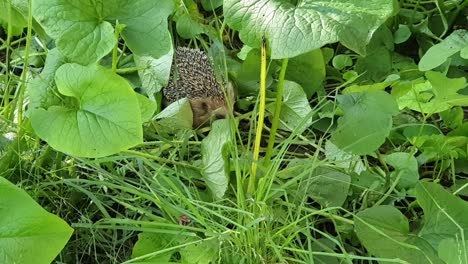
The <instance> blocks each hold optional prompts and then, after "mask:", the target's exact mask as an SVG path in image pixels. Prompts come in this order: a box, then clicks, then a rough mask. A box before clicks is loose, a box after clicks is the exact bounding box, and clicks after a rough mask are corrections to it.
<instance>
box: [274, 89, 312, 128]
mask: <svg viewBox="0 0 468 264" xmlns="http://www.w3.org/2000/svg"><path fill="white" fill-rule="evenodd" d="M283 89H284V93H283V105H282V107H281V113H280V121H281V122H280V123H279V126H278V128H279V129H283V130H286V131H294V130H295V129H299V130H303V129H304V128H307V127H309V126H310V125H311V124H312V117H311V115H310V113H311V112H312V108H311V107H310V104H309V101H308V100H307V97H306V94H305V93H304V90H303V89H302V87H301V86H299V85H298V84H297V83H295V82H291V81H288V80H285V81H284V88H283ZM268 110H269V111H270V112H273V110H274V105H270V106H269V107H268ZM305 118H308V120H305V121H304V119H305Z"/></svg>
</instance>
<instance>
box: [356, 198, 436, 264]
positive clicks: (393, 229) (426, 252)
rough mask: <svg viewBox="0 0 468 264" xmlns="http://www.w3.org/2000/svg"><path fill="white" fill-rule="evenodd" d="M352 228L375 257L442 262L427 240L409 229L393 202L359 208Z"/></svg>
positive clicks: (406, 221)
mask: <svg viewBox="0 0 468 264" xmlns="http://www.w3.org/2000/svg"><path fill="white" fill-rule="evenodd" d="M354 231H355V232H356V234H357V236H358V238H359V240H360V241H361V242H362V244H363V245H364V247H365V248H366V249H367V250H368V251H369V253H370V254H372V255H374V256H376V257H379V258H391V259H397V258H398V259H401V260H404V261H407V262H408V263H437V264H442V263H443V262H442V261H441V260H440V259H439V258H438V257H437V255H436V253H435V250H434V249H433V248H431V246H430V245H428V244H427V242H425V241H424V240H422V239H420V238H418V237H415V236H414V235H412V234H410V233H409V224H408V220H407V219H406V217H405V216H404V215H403V214H402V213H401V212H400V211H398V209H396V208H395V207H393V206H390V205H381V206H376V207H372V208H369V209H366V210H364V211H362V212H359V213H358V214H357V215H356V216H355V217H354ZM382 263H384V262H382Z"/></svg>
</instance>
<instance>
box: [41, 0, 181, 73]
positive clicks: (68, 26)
mask: <svg viewBox="0 0 468 264" xmlns="http://www.w3.org/2000/svg"><path fill="white" fill-rule="evenodd" d="M77 6H79V8H77ZM172 10H173V2H172V1H171V0H161V1H159V2H158V4H157V5H155V4H154V2H153V1H152V0H143V1H138V2H136V1H124V0H109V1H99V2H92V3H91V2H90V3H83V2H81V1H78V0H37V1H33V14H34V17H35V18H36V19H37V20H38V21H39V23H40V24H41V25H42V26H43V27H44V29H45V30H46V32H47V34H48V35H50V36H51V37H52V38H54V39H55V40H56V44H57V48H58V49H59V50H60V52H61V53H62V54H63V55H65V56H66V57H68V58H70V59H71V60H72V61H74V62H78V63H80V64H90V63H94V62H97V61H98V60H99V59H101V58H102V57H104V56H105V55H106V54H108V53H109V52H110V51H111V50H112V48H113V47H114V46H115V44H116V38H115V36H114V29H113V27H112V25H111V23H115V21H116V20H118V21H119V23H121V24H125V25H126V27H125V29H124V30H123V32H122V36H123V38H124V39H125V41H126V43H127V45H128V46H129V48H130V49H131V50H132V51H133V52H134V53H135V54H137V55H152V56H154V57H159V56H161V55H164V54H166V53H167V52H168V51H169V49H170V47H171V45H172V44H171V38H170V33H169V31H168V30H167V16H168V15H169V14H170V13H171V12H172ZM110 22H111V23H110Z"/></svg>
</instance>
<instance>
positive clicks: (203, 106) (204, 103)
mask: <svg viewBox="0 0 468 264" xmlns="http://www.w3.org/2000/svg"><path fill="white" fill-rule="evenodd" d="M201 109H203V111H205V113H206V112H208V110H209V109H208V104H207V103H206V102H201Z"/></svg>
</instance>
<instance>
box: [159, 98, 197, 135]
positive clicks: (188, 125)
mask: <svg viewBox="0 0 468 264" xmlns="http://www.w3.org/2000/svg"><path fill="white" fill-rule="evenodd" d="M154 119H155V120H158V124H159V125H161V127H162V128H164V129H165V130H167V132H169V133H172V132H176V131H177V130H181V129H192V123H193V113H192V107H191V106H190V102H189V100H188V99H187V98H182V99H180V100H177V101H175V102H173V103H172V104H170V105H168V106H167V107H166V108H164V110H162V111H161V113H159V114H157V115H156V116H155V117H154Z"/></svg>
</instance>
